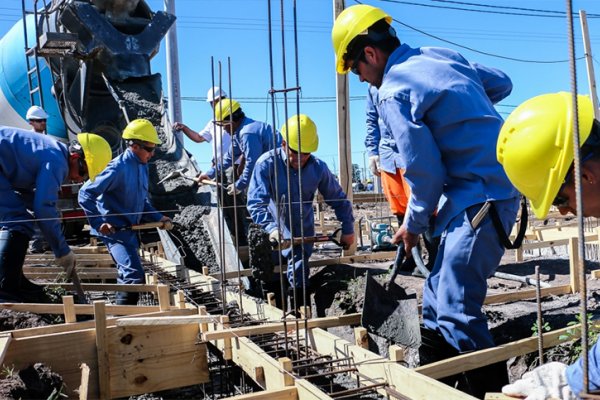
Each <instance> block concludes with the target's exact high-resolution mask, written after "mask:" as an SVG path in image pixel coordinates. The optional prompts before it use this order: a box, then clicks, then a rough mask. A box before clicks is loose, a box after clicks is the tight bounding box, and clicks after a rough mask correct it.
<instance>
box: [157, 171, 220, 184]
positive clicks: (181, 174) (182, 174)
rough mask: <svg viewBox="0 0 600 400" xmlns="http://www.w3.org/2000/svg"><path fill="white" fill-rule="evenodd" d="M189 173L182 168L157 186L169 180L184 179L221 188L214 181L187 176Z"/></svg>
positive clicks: (168, 175) (172, 172)
mask: <svg viewBox="0 0 600 400" xmlns="http://www.w3.org/2000/svg"><path fill="white" fill-rule="evenodd" d="M187 171H188V169H187V168H181V169H176V170H175V171H171V172H169V173H168V174H167V176H165V177H164V178H162V179H161V180H160V181H158V182H157V183H156V184H157V185H160V184H161V183H163V182H165V181H168V180H169V179H175V178H184V179H188V180H190V181H194V182H196V183H201V184H205V185H211V186H219V183H218V182H215V181H212V180H210V179H202V180H199V179H198V178H195V177H191V176H187V175H185V173H186V172H187Z"/></svg>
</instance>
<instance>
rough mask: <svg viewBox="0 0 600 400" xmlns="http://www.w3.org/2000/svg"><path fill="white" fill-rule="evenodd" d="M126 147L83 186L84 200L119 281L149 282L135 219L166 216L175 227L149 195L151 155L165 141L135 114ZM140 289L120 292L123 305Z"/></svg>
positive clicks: (155, 219)
mask: <svg viewBox="0 0 600 400" xmlns="http://www.w3.org/2000/svg"><path fill="white" fill-rule="evenodd" d="M123 139H124V140H125V142H126V144H127V149H126V150H125V152H123V154H121V155H120V156H118V157H116V158H114V159H113V160H112V161H111V162H110V163H109V164H108V166H107V167H106V169H105V170H104V171H103V172H102V173H100V174H99V175H98V176H97V177H96V179H95V180H94V181H89V182H86V183H85V184H84V185H83V187H82V188H81V190H80V191H79V204H80V205H81V208H83V210H84V211H85V214H86V216H87V218H88V221H89V223H90V226H91V234H92V235H94V236H97V237H99V238H100V239H102V241H103V242H104V244H105V245H106V247H107V248H108V251H109V253H110V254H111V256H112V258H113V260H114V262H115V264H116V265H117V269H118V277H117V283H119V284H136V283H143V282H144V268H143V267H142V263H141V260H140V256H139V254H138V249H139V240H138V237H137V234H136V233H134V232H133V231H132V230H131V226H132V225H136V224H139V223H143V222H158V221H162V222H163V223H164V224H163V227H162V228H163V229H171V228H172V227H173V224H172V222H171V219H170V218H169V217H167V216H164V215H162V214H161V213H160V212H158V211H157V210H156V209H155V208H154V207H152V205H151V204H150V202H149V201H148V161H150V159H151V158H152V156H153V155H154V152H155V150H156V146H157V145H159V144H161V140H160V139H159V138H158V134H157V132H156V129H155V128H154V126H152V124H151V123H150V121H148V120H145V119H136V120H133V121H131V122H130V123H129V124H128V125H127V126H126V127H125V130H124V131H123ZM138 297H139V293H133V292H118V293H117V299H116V303H117V304H118V305H135V304H137V302H138Z"/></svg>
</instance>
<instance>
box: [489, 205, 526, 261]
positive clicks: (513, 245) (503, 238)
mask: <svg viewBox="0 0 600 400" xmlns="http://www.w3.org/2000/svg"><path fill="white" fill-rule="evenodd" d="M490 204H491V205H492V206H491V207H490V215H491V216H492V222H493V223H494V228H496V232H498V236H499V237H500V242H501V243H502V245H503V246H504V247H506V248H507V249H509V250H514V249H518V248H519V247H521V244H523V239H524V238H525V231H526V230H527V221H528V219H529V218H528V214H527V199H526V198H525V196H521V221H520V222H519V232H518V233H517V237H516V238H515V241H514V242H511V241H510V239H509V237H508V235H507V234H506V232H505V231H504V227H503V226H502V221H501V220H500V216H499V215H498V211H497V210H496V205H495V204H494V203H493V202H492V203H490Z"/></svg>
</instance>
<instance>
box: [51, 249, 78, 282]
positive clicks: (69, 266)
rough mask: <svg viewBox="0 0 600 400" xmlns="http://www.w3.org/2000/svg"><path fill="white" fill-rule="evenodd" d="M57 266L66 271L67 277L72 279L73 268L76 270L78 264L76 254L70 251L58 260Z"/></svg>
mask: <svg viewBox="0 0 600 400" xmlns="http://www.w3.org/2000/svg"><path fill="white" fill-rule="evenodd" d="M56 264H58V265H59V266H61V267H62V268H63V269H64V270H65V272H66V273H67V277H70V276H71V272H72V271H73V268H75V264H77V257H76V256H75V253H73V252H72V251H69V252H68V253H67V254H65V255H64V256H62V257H58V258H57V259H56Z"/></svg>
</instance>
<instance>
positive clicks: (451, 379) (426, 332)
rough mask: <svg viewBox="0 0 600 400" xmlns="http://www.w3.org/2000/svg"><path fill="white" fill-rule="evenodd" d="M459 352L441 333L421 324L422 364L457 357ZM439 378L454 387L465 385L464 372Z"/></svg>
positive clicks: (420, 353) (420, 355)
mask: <svg viewBox="0 0 600 400" xmlns="http://www.w3.org/2000/svg"><path fill="white" fill-rule="evenodd" d="M459 354H460V353H459V351H458V350H456V349H455V348H454V347H453V346H452V345H451V344H450V343H448V342H447V341H446V339H445V338H444V336H442V334H441V333H439V332H438V331H433V330H431V329H427V328H425V327H424V326H423V325H421V347H419V361H420V365H427V364H431V363H434V362H436V361H442V360H445V359H447V358H452V357H456V356H458V355H459ZM438 380H439V381H440V382H443V383H445V384H446V385H448V386H450V387H454V388H456V387H458V386H461V385H462V386H464V385H465V382H464V381H465V378H464V376H463V374H456V375H451V376H447V377H445V378H441V379H438Z"/></svg>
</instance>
